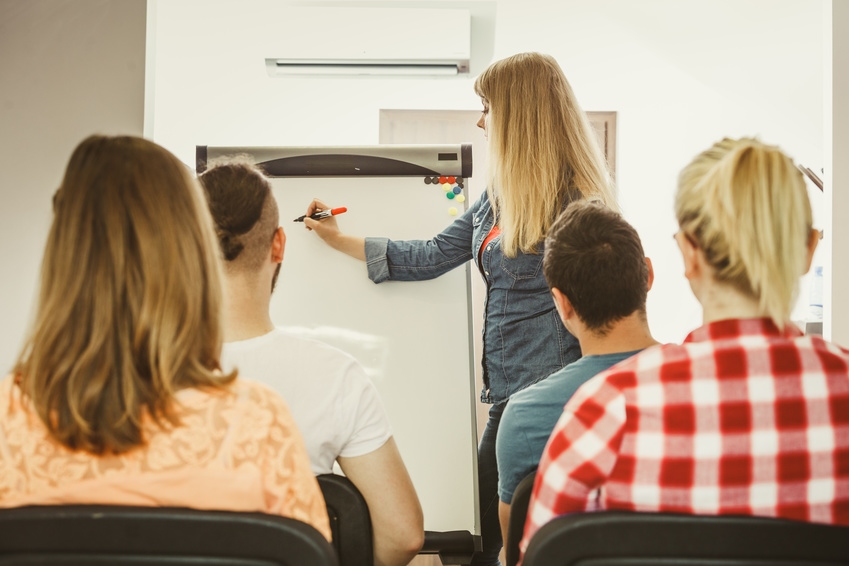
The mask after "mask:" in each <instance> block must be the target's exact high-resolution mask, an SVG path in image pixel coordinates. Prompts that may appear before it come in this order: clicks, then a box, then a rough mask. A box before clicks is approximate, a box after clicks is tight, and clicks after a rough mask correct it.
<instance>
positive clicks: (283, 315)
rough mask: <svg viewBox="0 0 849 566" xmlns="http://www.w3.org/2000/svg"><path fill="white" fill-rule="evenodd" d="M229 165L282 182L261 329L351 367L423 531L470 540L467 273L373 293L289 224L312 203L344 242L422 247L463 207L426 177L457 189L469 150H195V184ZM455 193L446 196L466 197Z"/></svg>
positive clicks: (343, 261) (473, 441) (359, 271)
mask: <svg viewBox="0 0 849 566" xmlns="http://www.w3.org/2000/svg"><path fill="white" fill-rule="evenodd" d="M452 152H453V154H454V155H457V156H458V159H457V161H456V162H454V161H452V160H451V159H450V155H451V154H452ZM230 154H242V155H250V156H252V157H253V158H254V159H255V160H256V161H258V162H265V163H266V164H267V165H266V166H265V167H266V170H267V171H272V174H274V173H273V172H276V174H278V175H284V176H278V177H272V179H271V182H272V186H273V192H274V196H275V197H276V199H277V203H278V206H279V209H280V223H281V225H282V226H283V228H284V231H285V233H286V249H285V254H284V258H283V264H282V268H281V272H280V277H279V280H278V283H277V289H276V291H275V293H274V295H273V297H272V302H271V318H272V320H273V321H274V323H275V324H276V325H278V326H283V327H294V328H295V329H296V330H298V331H299V332H302V333H304V334H306V335H309V336H311V337H315V338H318V339H321V340H323V341H325V342H327V343H330V344H332V345H334V346H336V347H338V348H340V349H342V350H345V351H347V352H348V353H350V354H351V355H353V356H354V357H355V358H357V359H358V360H359V361H360V362H361V363H362V365H363V366H364V368H365V369H366V372H367V374H368V375H369V376H370V378H371V379H372V381H373V383H374V384H375V386H376V387H377V389H378V391H379V392H380V395H381V398H382V400H383V403H384V405H385V407H386V410H387V412H388V414H389V419H390V421H391V423H392V426H393V429H394V434H395V440H396V442H397V444H398V447H399V450H400V452H401V455H402V457H403V459H404V462H405V464H406V466H407V469H408V470H409V472H410V476H411V477H412V480H413V484H414V485H415V488H416V491H417V493H418V495H419V499H420V501H421V504H422V508H423V511H424V524H425V530H426V531H436V532H448V531H466V532H468V533H471V534H474V535H479V534H480V525H479V517H478V504H477V498H478V492H477V430H476V418H475V396H476V392H475V383H474V364H475V358H474V353H473V336H472V310H471V284H470V264H468V263H467V264H466V265H465V266H462V267H459V268H457V269H454V270H453V271H451V272H449V273H447V274H445V275H443V276H441V277H438V278H437V279H433V280H430V281H421V282H394V281H387V282H384V283H381V284H379V285H376V284H374V283H372V282H371V281H370V280H369V279H368V276H367V272H366V264H365V262H363V261H359V260H356V259H353V258H351V257H349V256H347V255H345V254H342V253H340V252H338V251H336V250H334V249H332V248H330V247H329V246H328V245H326V244H325V243H324V242H322V241H321V239H320V238H319V237H318V236H316V235H315V234H314V233H312V232H310V231H308V230H306V228H305V227H304V225H303V224H302V223H300V222H298V223H295V222H293V220H294V219H295V218H296V217H299V216H301V215H303V214H304V212H305V211H306V208H307V205H308V204H309V203H310V201H311V200H312V199H313V198H314V197H318V198H320V199H321V200H323V201H324V202H326V203H328V204H329V205H330V206H332V207H339V206H344V207H347V209H348V211H347V213H345V214H342V215H340V216H337V221H338V223H339V225H340V227H341V229H342V230H343V231H344V232H346V233H349V234H353V235H358V236H385V237H388V238H391V239H430V238H432V237H433V236H434V235H436V234H437V233H439V232H440V231H441V230H443V229H444V228H445V227H446V226H447V225H449V224H450V223H451V222H453V221H454V219H455V218H456V217H457V216H452V215H451V213H450V212H454V211H450V209H451V208H455V209H457V210H456V212H457V214H458V216H459V214H462V212H463V211H464V210H465V209H466V208H467V207H468V205H469V202H468V200H466V201H464V202H462V203H460V202H458V199H457V198H456V196H455V198H454V199H448V198H447V196H446V195H447V191H446V190H445V189H446V188H445V187H443V186H442V185H440V184H439V183H433V182H430V181H433V180H435V179H434V178H433V177H431V175H430V174H434V177H435V176H438V175H439V174H442V173H444V174H446V175H455V176H461V175H462V173H465V174H466V177H468V176H469V174H470V172H471V146H468V145H467V144H463V146H462V147H461V146H457V145H454V146H430V145H427V146H401V145H397V146H396V145H391V146H390V145H387V146H359V147H345V148H314V147H313V148H244V147H242V148H235V147H226V148H212V147H205V146H200V147H199V148H198V157H199V163H198V172H199V173H200V172H201V171H203V170H204V169H205V163H206V161H207V159H208V160H213V159H214V158H216V157H219V156H222V155H230ZM446 155H447V156H449V157H448V158H446ZM292 156H300V157H294V158H293V157H292ZM316 156H318V157H316ZM329 156H335V157H329ZM440 156H441V157H440ZM460 157H465V159H460ZM284 158H285V159H284ZM287 160H288V161H289V163H285V162H286V161H287ZM436 168H439V169H436ZM399 171H400V172H402V173H405V174H404V175H403V176H399V175H398V174H397V172H399ZM425 172H429V173H430V174H424V173H425ZM375 175H379V176H375ZM425 180H427V181H428V182H425ZM462 183H463V181H462V178H461V179H460V184H462ZM460 184H458V183H457V182H456V181H455V183H454V184H453V186H456V187H457V188H458V189H459V190H460V194H462V195H464V196H465V190H464V189H463V188H461V187H460ZM452 192H454V191H453V188H452ZM319 377H320V376H316V378H317V379H318V378H319ZM467 536H468V535H467ZM426 547H427V543H426Z"/></svg>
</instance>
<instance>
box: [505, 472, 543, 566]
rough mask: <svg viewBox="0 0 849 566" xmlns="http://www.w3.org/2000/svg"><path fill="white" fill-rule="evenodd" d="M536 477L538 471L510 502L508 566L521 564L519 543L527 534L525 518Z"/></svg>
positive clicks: (514, 492) (514, 491)
mask: <svg viewBox="0 0 849 566" xmlns="http://www.w3.org/2000/svg"><path fill="white" fill-rule="evenodd" d="M536 477H537V473H536V471H533V472H531V473H530V474H528V475H527V476H525V477H524V478H523V479H522V481H520V482H519V485H517V486H516V489H515V490H513V499H511V500H510V522H509V523H508V524H507V542H506V543H505V544H504V559H505V561H506V563H507V564H506V566H516V564H518V562H519V541H521V540H522V534H523V533H524V532H525V517H527V515H528V504H529V503H530V502H531V493H533V491H534V479H536Z"/></svg>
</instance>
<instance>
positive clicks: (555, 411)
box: [495, 350, 640, 503]
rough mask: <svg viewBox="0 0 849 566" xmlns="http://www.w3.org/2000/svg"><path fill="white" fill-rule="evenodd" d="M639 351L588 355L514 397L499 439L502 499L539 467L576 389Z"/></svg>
mask: <svg viewBox="0 0 849 566" xmlns="http://www.w3.org/2000/svg"><path fill="white" fill-rule="evenodd" d="M639 351H640V350H634V351H631V352H620V353H616V354H603V355H600V356H584V357H583V358H581V359H580V360H578V361H576V362H572V363H571V364H569V365H568V366H566V367H564V368H563V369H561V370H559V371H557V372H555V373H553V374H551V375H550V376H548V377H547V378H545V379H543V380H542V381H540V382H539V383H535V384H533V385H531V386H530V387H527V388H526V389H523V390H522V391H519V392H518V393H515V394H513V395H512V396H511V397H510V400H509V401H508V402H507V407H506V408H505V409H504V414H503V415H502V416H501V424H500V426H499V427H498V438H497V439H496V441H495V454H496V458H497V459H498V496H499V497H500V498H501V501H503V502H504V503H510V501H511V500H512V499H513V491H515V489H516V486H517V485H519V482H521V481H522V480H523V479H524V478H525V476H527V475H528V474H530V473H531V472H533V471H534V470H536V469H537V466H538V465H539V459H540V458H541V457H542V451H543V450H544V449H545V445H546V443H547V442H548V437H549V436H551V431H552V430H554V425H556V424H557V420H558V419H559V418H560V415H561V414H563V407H564V405H566V402H567V401H568V400H569V399H570V398H571V397H572V395H573V394H574V393H575V391H577V390H578V388H579V387H580V386H581V385H583V384H584V383H586V382H587V381H588V380H589V379H590V378H591V377H593V376H595V375H596V374H598V373H601V372H602V371H604V370H606V369H608V368H610V367H611V366H613V365H615V364H618V363H619V362H621V361H623V360H626V359H628V358H630V357H631V356H633V355H634V354H636V353H637V352H639Z"/></svg>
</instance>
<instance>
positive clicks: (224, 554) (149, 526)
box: [0, 505, 338, 566]
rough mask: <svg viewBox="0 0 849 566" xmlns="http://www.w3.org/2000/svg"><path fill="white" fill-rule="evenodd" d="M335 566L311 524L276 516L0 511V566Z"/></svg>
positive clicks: (109, 509) (103, 508) (74, 508)
mask: <svg viewBox="0 0 849 566" xmlns="http://www.w3.org/2000/svg"><path fill="white" fill-rule="evenodd" d="M51 563H55V564H63V565H70V564H115V565H122V564H133V565H134V566H139V565H147V564H150V565H153V564H155V565H157V566H164V565H172V564H173V565H177V564H216V565H222V566H223V565H228V566H230V565H233V566H235V565H245V566H247V565H250V566H260V565H262V566H268V565H280V566H296V565H301V564H310V565H316V566H318V565H326V566H338V559H337V557H336V552H335V550H334V549H333V547H332V546H331V544H330V543H329V542H328V541H327V540H326V539H325V538H324V536H322V535H321V533H319V532H318V531H317V530H316V529H315V528H314V527H312V526H311V525H309V524H307V523H304V522H301V521H298V520H296V519H292V518H289V517H281V516H277V515H269V514H265V513H241V512H234V511H206V510H198V509H185V508H174V507H134V506H121V505H57V506H48V505H45V506H31V507H18V508H12V509H4V510H0V564H3V565H5V564H51Z"/></svg>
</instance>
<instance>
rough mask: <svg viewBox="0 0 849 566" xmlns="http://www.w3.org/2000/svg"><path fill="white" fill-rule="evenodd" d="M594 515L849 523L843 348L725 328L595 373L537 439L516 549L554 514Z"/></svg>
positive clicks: (769, 331) (746, 323) (848, 404)
mask: <svg viewBox="0 0 849 566" xmlns="http://www.w3.org/2000/svg"><path fill="white" fill-rule="evenodd" d="M598 509H627V510H633V511H666V512H678V513H693V514H704V515H709V514H740V515H761V516H767V517H783V518H787V519H797V520H802V521H812V522H818V523H836V524H844V525H849V350H845V349H843V348H840V347H838V346H835V345H833V344H830V343H828V342H825V341H824V340H822V339H821V338H818V337H811V336H803V335H802V334H801V333H800V332H799V330H798V329H797V328H796V327H794V326H792V325H788V326H787V327H786V328H785V330H784V331H783V332H782V331H779V329H778V328H777V327H776V326H775V325H774V324H773V323H772V321H771V320H769V319H745V320H723V321H719V322H714V323H711V324H708V325H705V326H703V327H701V328H699V329H697V330H695V331H693V332H692V333H691V334H690V335H689V336H687V339H686V340H685V341H684V344H682V345H680V346H678V345H671V344H670V345H663V346H656V347H653V348H649V349H647V350H644V351H643V352H642V353H640V354H637V355H636V356H634V357H632V358H630V359H628V360H626V361H624V362H622V363H620V364H617V365H616V366H614V367H612V368H611V369H609V370H607V371H605V372H603V373H600V374H599V375H598V376H596V377H594V378H593V379H591V380H590V381H588V382H587V383H586V384H584V385H583V386H582V387H581V388H580V389H579V390H578V391H577V392H576V393H575V395H574V396H573V397H572V398H571V400H570V401H569V402H568V403H567V405H566V407H565V409H564V412H563V415H562V416H561V418H560V420H559V421H558V423H557V426H556V427H555V428H554V431H553V433H552V435H551V438H549V441H548V445H547V446H546V448H545V451H544V453H543V455H542V460H541V461H540V465H539V471H538V473H537V478H536V483H535V484H534V491H533V495H532V498H531V502H530V507H529V510H528V517H527V521H526V523H525V534H524V538H523V539H522V542H521V545H520V547H521V549H522V553H524V551H525V550H526V549H527V546H528V542H529V541H530V539H531V537H532V536H533V535H534V533H535V532H536V531H537V530H538V529H539V528H540V527H541V526H542V525H544V524H545V523H547V522H548V521H550V520H551V519H553V518H554V517H557V516H558V515H563V514H565V513H571V512H576V511H589V510H598Z"/></svg>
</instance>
